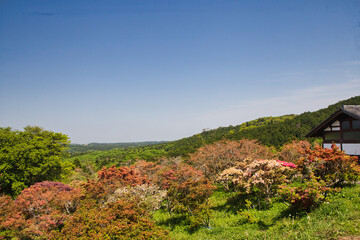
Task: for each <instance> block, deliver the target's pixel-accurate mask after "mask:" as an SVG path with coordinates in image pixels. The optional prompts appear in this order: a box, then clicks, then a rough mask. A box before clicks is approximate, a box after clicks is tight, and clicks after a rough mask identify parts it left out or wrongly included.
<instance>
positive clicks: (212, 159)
mask: <svg viewBox="0 0 360 240" xmlns="http://www.w3.org/2000/svg"><path fill="white" fill-rule="evenodd" d="M272 156H273V154H272V153H271V151H270V150H269V149H268V148H267V147H265V146H263V145H261V144H259V143H258V142H257V141H256V140H248V139H243V140H240V141H229V140H223V141H219V142H215V143H213V144H209V145H206V146H204V147H201V148H199V149H198V151H197V152H195V153H193V154H191V155H190V160H191V163H192V164H194V165H195V166H196V168H197V169H199V170H201V171H203V172H204V174H205V177H206V178H209V179H211V180H213V181H216V179H217V178H218V177H219V175H220V174H221V172H222V171H224V170H225V169H228V168H230V167H233V166H235V164H236V162H239V161H243V160H244V159H246V158H252V159H258V158H271V157H272Z"/></svg>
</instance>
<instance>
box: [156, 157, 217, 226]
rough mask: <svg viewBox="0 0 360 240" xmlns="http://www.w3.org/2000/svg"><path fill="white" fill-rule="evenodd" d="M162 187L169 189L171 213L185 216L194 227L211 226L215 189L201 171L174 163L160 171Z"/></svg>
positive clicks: (168, 202) (167, 197) (168, 205)
mask: <svg viewBox="0 0 360 240" xmlns="http://www.w3.org/2000/svg"><path fill="white" fill-rule="evenodd" d="M158 174H159V177H160V179H161V186H162V187H163V188H164V189H167V195H166V200H167V209H168V211H169V212H176V213H180V214H184V215H185V216H186V218H187V219H188V220H189V221H190V224H191V225H192V226H193V227H197V226H199V225H204V226H209V224H210V217H211V210H210V203H209V200H208V199H209V197H210V196H211V194H212V192H213V189H215V187H214V186H213V185H212V184H211V183H210V181H209V180H208V179H206V178H204V175H203V173H202V172H201V171H199V170H196V169H195V168H194V167H192V166H191V165H188V164H185V163H182V162H180V163H174V164H173V165H170V166H164V167H163V168H162V169H160V170H159V173H158Z"/></svg>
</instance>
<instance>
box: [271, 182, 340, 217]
mask: <svg viewBox="0 0 360 240" xmlns="http://www.w3.org/2000/svg"><path fill="white" fill-rule="evenodd" d="M339 191H340V188H329V187H326V184H325V182H324V181H322V180H320V181H318V180H317V179H316V178H315V177H313V178H311V180H310V181H307V182H305V183H304V184H303V185H302V186H298V187H297V186H290V185H285V184H284V185H280V186H279V190H278V193H279V194H280V195H281V196H282V197H283V199H284V200H285V201H286V202H288V203H289V204H291V205H292V207H294V208H295V209H296V210H305V211H310V210H312V209H314V208H316V207H317V206H319V204H320V203H322V202H324V201H325V199H326V197H327V195H328V194H330V193H334V192H339Z"/></svg>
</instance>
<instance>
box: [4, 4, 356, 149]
mask: <svg viewBox="0 0 360 240" xmlns="http://www.w3.org/2000/svg"><path fill="white" fill-rule="evenodd" d="M357 95H360V1H351V0H348V1H342V0H338V1H329V0H326V1H313V0H311V1H303V0H301V1H288V0H286V1H265V0H264V1H256V0H255V1H219V0H216V1H211V0H209V1H205V0H171V1H169V0H163V1H150V0H142V1H138V0H114V1H108V0H102V1H100V0H97V1H92V0H62V1H49V0H42V1H40V0H31V1H29V0H0V127H7V126H10V127H12V128H14V129H19V130H20V129H22V128H23V127H25V126H27V125H38V126H41V127H44V128H45V129H48V130H53V131H56V132H62V133H65V134H67V135H69V137H70V139H71V141H72V142H74V143H89V142H124V141H147V140H175V139H179V138H182V137H187V136H191V135H193V134H196V133H199V132H201V131H202V129H204V128H217V127H219V126H228V125H237V124H240V123H242V122H245V121H248V120H252V119H255V118H258V117H263V116H278V115H283V114H290V113H296V114H299V113H302V112H305V111H313V110H317V109H319V108H323V107H327V106H328V105H329V104H332V103H335V102H337V101H339V100H343V99H347V98H349V97H352V96H357Z"/></svg>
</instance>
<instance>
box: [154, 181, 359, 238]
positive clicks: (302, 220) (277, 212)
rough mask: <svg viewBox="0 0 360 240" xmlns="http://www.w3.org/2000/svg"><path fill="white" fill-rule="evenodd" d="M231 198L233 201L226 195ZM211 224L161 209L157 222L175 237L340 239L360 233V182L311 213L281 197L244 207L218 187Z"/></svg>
mask: <svg viewBox="0 0 360 240" xmlns="http://www.w3.org/2000/svg"><path fill="white" fill-rule="evenodd" d="M229 198H232V199H233V200H232V201H228V200H227V199H229ZM211 201H212V203H213V218H212V222H211V228H199V229H195V230H194V229H190V228H189V227H188V224H187V222H186V220H185V218H183V217H181V216H179V215H176V214H172V215H169V214H168V213H167V212H165V211H163V210H160V211H157V212H155V213H154V219H155V221H156V222H157V224H158V225H160V226H163V227H164V228H166V229H167V230H169V231H170V236H171V238H173V239H221V240H225V239H226V240H227V239H338V238H339V237H341V236H360V186H359V185H356V186H346V187H344V188H343V190H342V192H341V193H338V194H336V195H333V196H330V197H329V198H328V201H327V202H325V203H323V204H322V205H321V206H320V207H319V208H318V209H315V210H314V211H312V212H311V213H306V212H301V213H299V212H294V211H292V210H291V209H290V208H289V207H287V206H286V205H285V204H284V203H282V202H281V201H280V200H278V201H275V202H274V203H273V204H272V205H271V207H270V208H268V209H266V210H257V209H254V208H252V207H250V208H246V207H244V206H243V207H241V205H243V204H236V198H234V193H225V192H223V191H222V190H218V191H216V192H215V193H214V194H213V196H212V197H211ZM241 212H242V213H241Z"/></svg>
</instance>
